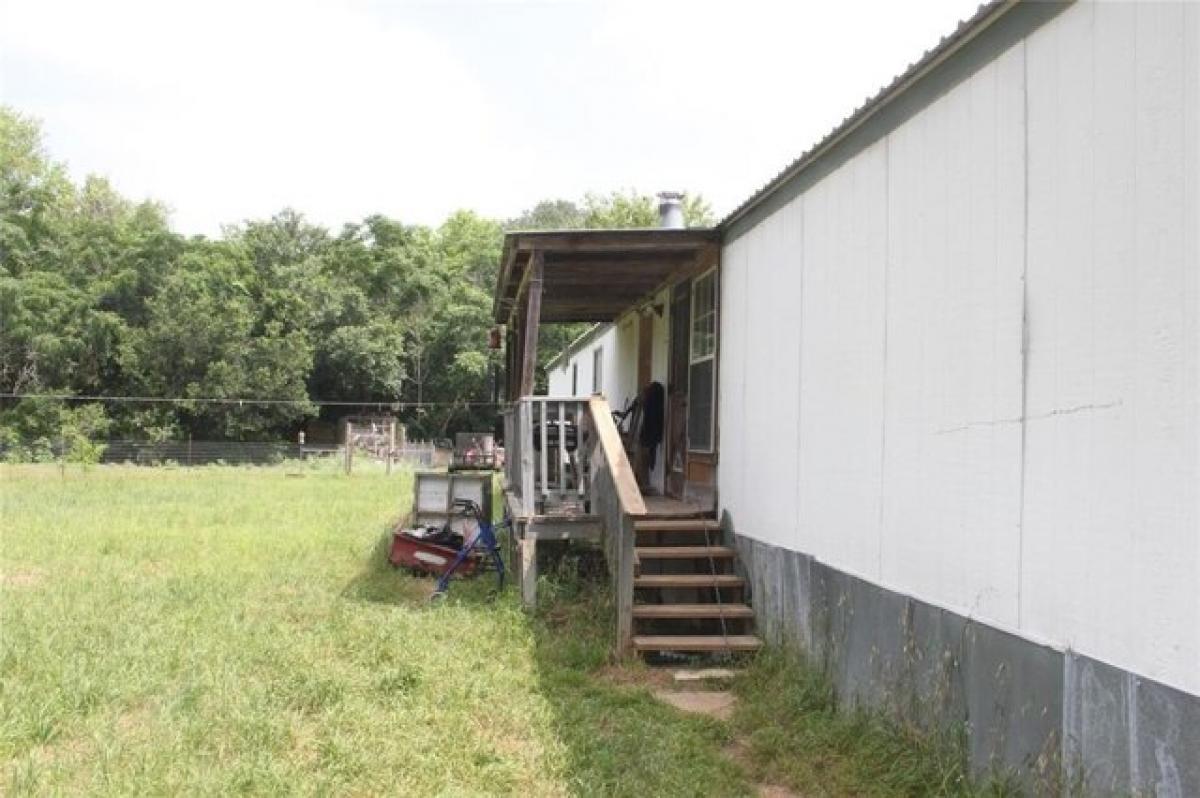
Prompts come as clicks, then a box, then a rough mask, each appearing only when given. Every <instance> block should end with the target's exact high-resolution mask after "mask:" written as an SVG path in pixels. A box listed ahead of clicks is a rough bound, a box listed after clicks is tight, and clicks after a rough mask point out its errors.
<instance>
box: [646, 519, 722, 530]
mask: <svg viewBox="0 0 1200 798" xmlns="http://www.w3.org/2000/svg"><path fill="white" fill-rule="evenodd" d="M634 528H635V529H637V531H638V532H696V533H699V534H704V533H705V532H708V533H709V534H712V533H714V532H718V533H719V532H720V531H721V524H720V522H719V521H714V520H713V519H711V518H643V519H642V520H640V521H637V522H635V523H634Z"/></svg>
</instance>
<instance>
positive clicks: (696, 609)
mask: <svg viewBox="0 0 1200 798" xmlns="http://www.w3.org/2000/svg"><path fill="white" fill-rule="evenodd" d="M633 617H634V618H669V619H679V620H683V619H690V618H753V617H754V610H752V609H751V608H750V607H747V606H746V605H745V604H634V605H633Z"/></svg>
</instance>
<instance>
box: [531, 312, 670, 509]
mask: <svg viewBox="0 0 1200 798" xmlns="http://www.w3.org/2000/svg"><path fill="white" fill-rule="evenodd" d="M653 304H656V305H657V304H661V305H662V307H663V313H662V315H661V316H658V315H655V316H654V333H653V338H652V341H651V346H652V348H651V362H650V378H651V379H652V380H655V381H657V382H660V383H662V384H663V385H666V384H667V364H668V357H669V354H668V353H669V346H670V340H669V338H670V331H671V321H670V315H671V307H670V306H671V303H670V291H669V290H664V291H662V292H660V293H659V294H658V295H656V296H655V298H654V300H653ZM598 348H599V349H602V350H603V351H602V353H601V356H600V359H601V362H602V364H603V365H602V366H601V369H602V374H601V382H602V385H601V393H602V394H603V395H604V397H605V398H606V399H607V400H608V403H609V405H610V406H611V407H612V409H613V410H623V409H625V406H626V405H628V404H629V403H630V402H631V401H633V399H634V397H636V396H637V355H638V317H637V314H636V313H634V312H630V313H627V314H625V315H624V316H622V317H621V318H619V319H617V320H616V321H615V322H613V323H612V324H609V325H606V326H605V327H604V328H603V329H601V330H598V331H597V332H596V333H594V334H593V335H592V337H591V338H590V339H589V340H588V341H586V342H585V343H584V344H583V345H582V346H580V347H579V349H578V350H576V351H574V352H572V353H571V356H570V357H568V358H565V359H563V360H562V361H561V362H559V363H558V364H556V366H555V367H554V368H552V369H550V370H549V371H548V372H547V374H546V379H547V390H548V395H550V396H571V395H572V393H571V368H572V366H575V367H576V368H578V369H579V371H578V391H577V392H576V393H577V394H578V395H579V396H589V395H591V393H592V368H593V366H592V364H593V362H594V357H595V351H596V349H598ZM664 452H665V446H664V447H663V448H660V449H659V457H658V458H657V459H656V460H655V464H654V469H653V470H652V471H651V472H650V482H651V484H652V485H654V486H655V487H657V488H658V489H660V490H661V489H662V487H663V480H664V467H665V455H664Z"/></svg>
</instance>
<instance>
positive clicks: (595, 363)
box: [592, 346, 604, 394]
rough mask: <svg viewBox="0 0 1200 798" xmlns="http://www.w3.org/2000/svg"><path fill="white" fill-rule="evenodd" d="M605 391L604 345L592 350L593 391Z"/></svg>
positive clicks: (595, 392)
mask: <svg viewBox="0 0 1200 798" xmlns="http://www.w3.org/2000/svg"><path fill="white" fill-rule="evenodd" d="M603 392H604V347H602V346H598V347H596V348H595V349H593V350H592V393H594V394H597V393H603Z"/></svg>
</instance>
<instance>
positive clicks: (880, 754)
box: [734, 648, 1011, 798]
mask: <svg viewBox="0 0 1200 798" xmlns="http://www.w3.org/2000/svg"><path fill="white" fill-rule="evenodd" d="M735 690H736V692H737V694H738V698H739V703H738V708H737V711H736V713H735V716H734V727H735V729H736V730H737V731H738V732H739V733H740V734H742V735H744V741H745V746H746V750H745V758H746V759H747V760H748V762H749V766H750V768H751V770H752V772H753V774H754V775H755V776H756V777H757V778H760V779H762V780H764V781H769V782H772V783H780V784H785V785H789V786H791V787H793V788H797V789H802V791H803V793H804V794H805V795H814V796H843V795H864V796H913V797H914V798H916V796H933V795H940V796H973V795H1005V794H1011V792H1010V788H1009V787H1008V786H1006V785H1005V784H1004V783H1002V782H989V783H988V784H985V785H980V784H975V783H973V782H972V781H971V779H970V776H969V774H968V772H967V766H966V753H965V736H964V735H963V734H962V730H959V731H958V732H955V733H951V734H944V735H930V734H926V733H923V732H920V731H918V730H915V729H911V728H906V727H902V726H900V725H899V724H897V723H896V722H894V721H893V720H891V719H889V718H888V717H886V716H885V715H883V714H882V713H880V712H878V711H873V710H868V709H864V708H850V707H840V706H839V702H838V698H837V695H836V693H835V690H834V688H833V685H832V682H831V680H830V679H829V677H828V675H827V674H826V673H825V672H823V671H822V670H821V669H820V668H818V667H815V666H813V665H812V664H810V663H808V662H807V661H805V659H804V658H803V657H802V656H800V655H799V654H797V653H795V652H792V651H788V650H783V649H780V648H769V649H767V650H765V651H763V652H761V653H760V654H759V655H758V656H757V658H756V659H755V660H754V662H753V664H752V665H751V666H750V667H749V668H747V669H746V670H745V671H744V672H743V673H742V674H741V675H740V676H739V677H738V679H737V680H736V681H735Z"/></svg>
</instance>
